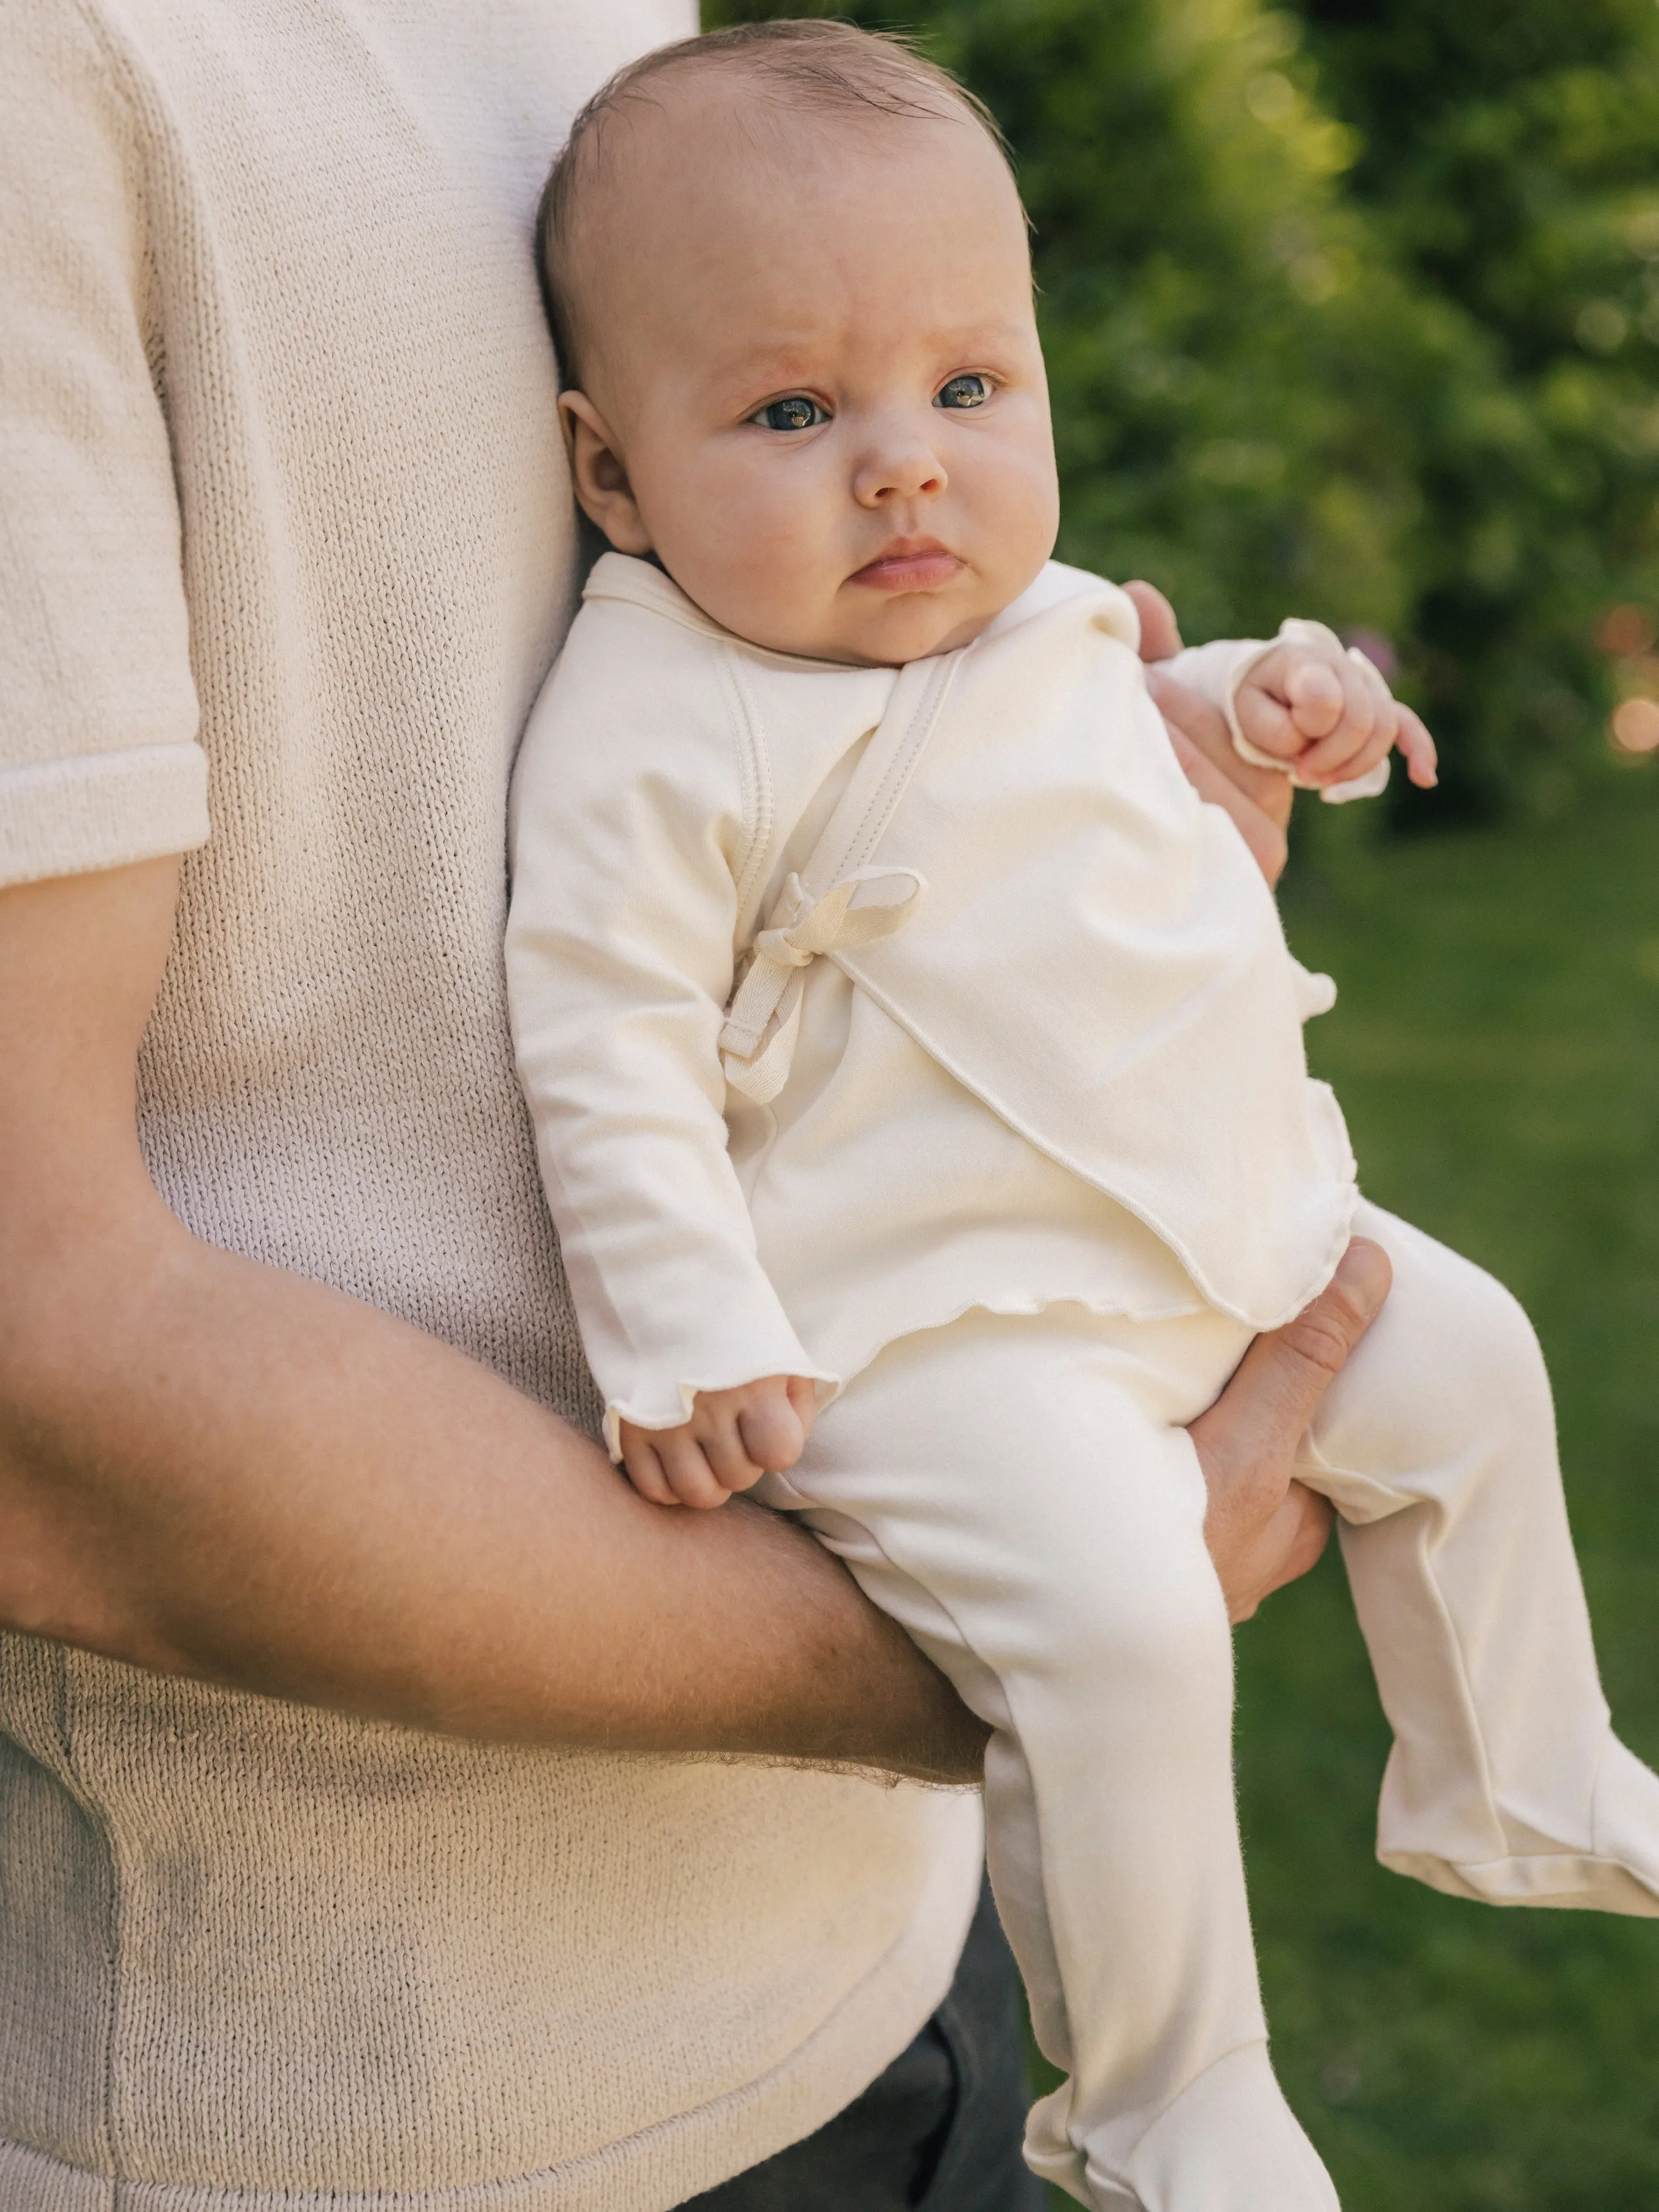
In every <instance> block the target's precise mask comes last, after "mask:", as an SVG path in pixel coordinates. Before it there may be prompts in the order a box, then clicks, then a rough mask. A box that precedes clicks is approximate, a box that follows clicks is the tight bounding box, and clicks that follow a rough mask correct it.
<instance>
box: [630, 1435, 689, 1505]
mask: <svg viewBox="0 0 1659 2212" xmlns="http://www.w3.org/2000/svg"><path fill="white" fill-rule="evenodd" d="M622 1472H623V1473H624V1474H626V1475H627V1479H628V1480H629V1481H630V1482H631V1483H632V1484H633V1486H634V1488H635V1489H636V1490H637V1491H638V1492H639V1495H640V1496H641V1498H649V1499H650V1500H651V1504H653V1505H677V1504H679V1503H680V1500H679V1499H678V1498H676V1497H675V1494H674V1492H673V1490H672V1489H671V1488H670V1487H669V1479H668V1477H667V1475H666V1474H663V1462H662V1461H661V1460H660V1459H658V1457H657V1451H656V1448H655V1446H654V1445H651V1444H649V1443H646V1441H645V1437H644V1436H642V1435H641V1434H640V1432H639V1430H637V1429H636V1430H634V1431H633V1433H632V1434H630V1433H629V1432H628V1431H627V1430H626V1429H624V1431H622Z"/></svg>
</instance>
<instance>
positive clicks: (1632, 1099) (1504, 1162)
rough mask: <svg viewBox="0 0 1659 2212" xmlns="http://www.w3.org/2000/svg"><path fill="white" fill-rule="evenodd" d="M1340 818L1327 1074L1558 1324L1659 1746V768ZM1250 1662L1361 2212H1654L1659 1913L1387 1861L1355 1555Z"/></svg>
mask: <svg viewBox="0 0 1659 2212" xmlns="http://www.w3.org/2000/svg"><path fill="white" fill-rule="evenodd" d="M1319 826H1320V828H1321V829H1326V830H1327V834H1326V835H1325V836H1323V837H1322V838H1321V840H1320V841H1319V847H1318V849H1317V852H1316V854H1314V855H1313V857H1311V859H1309V858H1305V859H1304V860H1302V861H1301V862H1299V865H1298V866H1297V868H1296V869H1295V871H1294V872H1293V877H1292V879H1291V881H1290V883H1289V884H1288V887H1287V898H1286V912H1287V922H1288V926H1289V928H1290V933H1291V936H1292V940H1293V944H1294V945H1295V946H1296V949H1297V951H1298V952H1299V955H1300V956H1301V957H1302V958H1303V959H1304V960H1305V961H1306V962H1307V963H1308V964H1309V965H1310V966H1311V967H1316V968H1325V969H1329V971H1330V972H1331V973H1332V974H1333V975H1335V977H1336V979H1337V981H1338V983H1339V985H1340V987H1341V1001H1340V1003H1339V1005H1338V1006H1337V1008H1336V1011H1335V1012H1334V1013H1332V1014H1330V1015H1329V1016H1328V1017H1327V1018H1325V1019H1324V1020H1323V1021H1320V1022H1317V1023H1316V1024H1313V1026H1312V1029H1311V1031H1310V1048H1311V1054H1312V1056H1313V1059H1314V1062H1315V1066H1316V1067H1317V1071H1318V1072H1319V1073H1321V1074H1323V1075H1324V1076H1326V1077H1328V1078H1329V1080H1330V1081H1331V1082H1333V1083H1334V1084H1335V1086H1336V1089H1337V1091H1338V1093H1339V1095H1340V1096H1341V1099H1342V1102H1343V1105H1344V1107H1345V1109H1346V1111H1347V1116H1348V1121H1349V1124H1350V1127H1351V1128H1352V1130H1353V1139H1354V1146H1355V1150H1356V1151H1357V1152H1358V1154H1359V1161H1360V1167H1361V1173H1362V1176H1363V1178H1364V1182H1365V1188H1366V1190H1367V1193H1368V1194H1369V1195H1370V1196H1371V1197H1372V1198H1374V1199H1376V1200H1378V1201H1379V1202H1380V1203H1381V1204H1383V1205H1384V1206H1389V1207H1390V1208H1391V1209H1393V1210H1394V1211H1395V1212H1399V1213H1402V1214H1403V1215H1404V1216H1406V1217H1407V1218H1408V1219H1410V1220H1412V1221H1414V1222H1417V1223H1418V1224H1420V1225H1421V1226H1422V1227H1423V1228H1425V1229H1427V1230H1429V1231H1432V1233H1433V1234H1434V1235H1435V1236H1437V1237H1441V1238H1442V1239H1444V1241H1445V1242H1446V1243H1450V1244H1452V1245H1455V1246H1456V1248H1457V1249H1459V1250H1460V1251H1463V1252H1466V1253H1468V1255H1470V1256H1471V1257H1472V1258H1474V1259H1476V1260H1479V1261H1480V1262H1481V1263H1482V1264H1483V1265H1485V1266H1486V1267H1490V1268H1491V1269H1492V1272H1493V1273H1496V1274H1498V1275H1499V1276H1500V1277H1501V1278H1502V1279H1504V1281H1505V1282H1506V1283H1508V1284H1509V1285H1510V1286H1511V1288H1512V1289H1513V1290H1514V1291H1516V1292H1517V1295H1518V1296H1519V1297H1521V1298H1522V1300H1523V1303H1524V1304H1526V1306H1527V1307H1528V1309H1529V1311H1530V1313H1531V1315H1532V1316H1533V1319H1534V1321H1535V1323H1536V1325H1537V1328H1538V1331H1539V1334H1540V1335H1541V1338H1542V1340H1543V1344H1544V1349H1545V1352H1546V1354H1547V1357H1548V1359H1549V1363H1550V1369H1551V1373H1552V1375H1553V1380H1554V1384H1555V1389H1556V1393H1557V1398H1558V1404H1559V1415H1560V1424H1561V1431H1562V1444H1563V1453H1564V1459H1565V1470H1566V1484H1567V1494H1568V1500H1569V1504H1570V1506H1571V1512H1572V1518H1573V1524H1574V1528H1575V1532H1576V1534H1577V1541H1578V1547H1579V1553H1580V1557H1581V1559H1582V1560H1583V1569H1584V1577H1585V1581H1586V1583H1587V1584H1588V1587H1589V1598H1590V1605H1591V1609H1592V1612H1593V1613H1594V1616H1595V1626H1596V1634H1597V1642H1598V1646H1599V1649H1600V1652H1601V1667H1602V1674H1603V1678H1604V1680H1605V1681H1606V1684H1607V1687H1608V1695H1609V1697H1610V1698H1611V1699H1612V1703H1613V1707H1614V1716H1615V1719H1616V1722H1617V1723H1618V1726H1619V1728H1620V1733H1621V1734H1622V1735H1624V1737H1625V1739H1626V1741H1627V1742H1628V1743H1629V1744H1631V1746H1632V1747H1633V1748H1634V1749H1635V1750H1636V1751H1638V1753H1641V1755H1642V1756H1643V1757H1644V1758H1645V1759H1649V1760H1650V1762H1654V1763H1659V768H1650V769H1642V770H1635V769H1633V770H1632V771H1630V772H1628V773H1627V774H1625V775H1620V776H1619V777H1617V779H1616V780H1613V779H1610V781H1609V783H1608V787H1607V788H1606V789H1605V791H1604V793H1602V795H1601V797H1599V798H1598V799H1595V800H1594V801H1592V802H1591V803H1589V805H1587V806H1586V808H1585V809H1584V810H1583V811H1581V812H1577V813H1575V814H1574V815H1572V816H1571V817H1568V818H1566V819H1565V820H1562V821H1559V822H1557V823H1554V824H1550V825H1541V826H1538V827H1535V828H1528V829H1519V830H1517V829H1510V830H1506V831H1504V832H1502V833H1495V832H1484V833H1474V832H1470V833H1468V834H1458V835H1455V836H1438V837H1432V838H1425V839H1421V840H1418V841H1414V842H1395V843H1390V844H1387V845H1382V846H1377V845H1371V844H1368V843H1367V842H1365V831H1364V830H1363V829H1361V828H1359V826H1358V825H1352V826H1351V825H1349V824H1341V825H1335V826H1334V828H1332V829H1328V827H1327V825H1326V824H1323V823H1322V824H1321V825H1319ZM1238 1655H1239V1667H1240V1729H1239V1771H1240V1789H1241V1795H1242V1805H1243V1817H1244V1833H1245V1842H1246V1850H1247V1852H1248V1857H1249V1865H1250V1887H1251V1895H1252V1900H1253V1905H1254V1911H1255V1915H1256V1931H1257V1939H1258V1943H1259V1948H1260V1951H1261V1957H1262V1975H1263V1979H1264V1982H1265V1985H1266V1990H1267V1999H1268V2016H1269V2019H1270V2021H1271V2022H1272V2024H1273V2029H1274V2051H1275V2059H1276V2062H1277V2063H1278V2066H1279V2069H1280V2071H1281V2076H1282V2078H1283V2080H1284V2082H1285V2086H1286V2088H1287V2092H1288V2093H1289V2095H1290V2097H1291V2099H1292V2101H1293V2104H1294V2105H1295V2106H1296V2109H1297V2111H1298V2112H1299V2114H1300V2115H1301V2117H1302V2118H1303V2120H1304V2122H1305V2124H1306V2126H1307V2128H1308V2130H1309V2131H1310V2133H1311V2135H1312V2136H1313V2138H1314V2140H1315V2142H1317V2144H1318V2146H1319V2148H1320V2149H1321V2151H1322V2152H1323V2154H1324V2155H1325V2157H1326V2159H1327V2160H1328V2161H1329V2165H1330V2167H1331V2171H1332V2172H1333V2174H1334V2176H1335V2179H1336V2183H1337V2186H1338V2188H1339V2190H1340V2191H1341V2196H1342V2201H1343V2203H1344V2206H1345V2208H1346V2212H1656V2208H1659V1923H1656V1922H1653V1921H1632V1920H1620V1919H1614V1918H1610V1917H1604V1916H1601V1915H1596V1914H1588V1913H1555V1912H1532V1913H1529V1912H1519V1911H1494V1910H1492V1909H1489V1908H1486V1907H1483V1906H1480V1905H1465V1904H1460V1903H1458V1902H1456V1901H1455V1900H1453V1899H1447V1898H1442V1897H1439V1896H1437V1895H1435V1894H1433V1893H1431V1892H1429V1891H1427V1890H1426V1889H1422V1888H1420V1887H1418V1886H1417V1885H1416V1884H1414V1883H1412V1882H1408V1881H1402V1880H1401V1879H1400V1878H1398V1877H1397V1876H1395V1875H1388V1874H1385V1873H1384V1872H1383V1870H1382V1869H1380V1868H1379V1867H1378V1866H1377V1864H1376V1863H1375V1861H1374V1859H1373V1857H1372V1856H1371V1837H1372V1821H1373V1808H1374V1803H1375V1798H1376V1792H1377V1784H1378V1781H1379V1779H1380V1777H1381V1774H1382V1769H1383V1762H1384V1755H1385V1753H1386V1750H1387V1732H1386V1729H1385V1727H1384V1723H1383V1719H1382V1716H1381V1714H1380V1712H1379V1711H1378V1709H1377V1701H1376V1697H1375V1693H1374V1692H1373V1690H1372V1688H1371V1678H1370V1674H1369V1671H1368V1668H1367V1666H1366V1662H1365V1650H1364V1647H1363V1645H1362V1644H1361V1643H1360V1641H1359V1634H1358V1632H1357V1630H1356V1629H1355V1627H1354V1625H1353V1614H1352V1612H1351V1609H1350V1607H1349V1604H1348V1599H1347V1589H1346V1586H1345V1584H1344V1583H1343V1579H1342V1574H1341V1566H1340V1564H1339V1563H1338V1560H1337V1559H1336V1556H1335V1547H1333V1551H1332V1554H1331V1556H1330V1557H1329V1558H1328V1559H1327V1560H1326V1561H1325V1563H1324V1565H1323V1566H1322V1567H1321V1568H1320V1569H1319V1570H1318V1571H1317V1572H1316V1573H1315V1574H1314V1575H1312V1576H1311V1577H1309V1578H1308V1579H1307V1580H1306V1581H1305V1583H1302V1584H1300V1585H1299V1586H1298V1587H1297V1588H1296V1589H1292V1590H1290V1591H1287V1592H1286V1593H1284V1594H1283V1595H1281V1596H1280V1597H1279V1598H1277V1599H1275V1601H1273V1603H1272V1604H1271V1605H1270V1606H1269V1607H1268V1608H1267V1609H1266V1610H1265V1611H1264V1613H1262V1616H1261V1617H1260V1618H1259V1619H1258V1620H1256V1622H1254V1623H1252V1624H1251V1625H1250V1626H1249V1627H1247V1628H1245V1629H1244V1630H1243V1631H1241V1632H1240V1635H1239V1639H1238ZM1056 2201H1057V2203H1058V2202H1061V2201H1063V2200H1060V2199H1057V2200H1056Z"/></svg>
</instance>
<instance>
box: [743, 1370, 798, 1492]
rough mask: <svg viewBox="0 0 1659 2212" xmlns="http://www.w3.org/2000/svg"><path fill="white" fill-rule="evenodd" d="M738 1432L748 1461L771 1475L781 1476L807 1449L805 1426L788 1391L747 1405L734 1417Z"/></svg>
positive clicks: (782, 1391)
mask: <svg viewBox="0 0 1659 2212" xmlns="http://www.w3.org/2000/svg"><path fill="white" fill-rule="evenodd" d="M737 1431H738V1434H739V1435H740V1436H741V1437H742V1439H743V1449H744V1450H745V1451H746V1452H747V1453H748V1455H749V1457H750V1459H752V1460H753V1461H754V1464H755V1465H756V1466H757V1467H760V1468H766V1470H767V1472H768V1473H770V1474H783V1472H784V1469H785V1468H791V1467H793V1466H794V1465H795V1462H796V1460H798V1459H799V1458H800V1456H801V1455H802V1452H803V1451H804V1450H805V1449H806V1443H807V1431H806V1427H805V1425H804V1423H803V1422H802V1419H801V1416H800V1415H799V1413H796V1410H795V1408H794V1407H793V1406H792V1405H790V1400H789V1393H788V1391H787V1389H780V1390H778V1391H777V1392H776V1393H775V1394H769V1395H767V1396H766V1397H764V1398H760V1399H757V1400H755V1401H754V1402H753V1403H752V1404H751V1405H748V1406H746V1407H744V1409H743V1411H742V1413H740V1414H739V1415H738V1417H737Z"/></svg>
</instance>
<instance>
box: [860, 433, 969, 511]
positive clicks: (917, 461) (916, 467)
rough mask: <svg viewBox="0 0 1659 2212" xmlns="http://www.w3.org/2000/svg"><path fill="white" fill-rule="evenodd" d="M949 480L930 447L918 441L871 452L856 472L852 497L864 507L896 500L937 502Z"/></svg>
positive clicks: (890, 502)
mask: <svg viewBox="0 0 1659 2212" xmlns="http://www.w3.org/2000/svg"><path fill="white" fill-rule="evenodd" d="M948 481H949V479H948V477H947V476H946V474H945V467H944V464H943V462H942V461H941V459H939V456H938V455H937V453H935V452H934V450H933V448H932V447H931V446H929V445H927V444H925V443H924V442H923V441H921V440H919V439H917V440H916V441H905V443H903V444H898V443H895V444H894V445H893V446H890V447H887V448H885V449H884V450H882V451H880V452H877V453H871V454H870V455H869V458H868V459H866V460H865V461H864V462H863V465H861V466H860V468H859V469H858V471H857V475H856V477H855V480H854V486H853V489H854V494H855V495H856V497H857V500H858V501H859V502H860V504H861V505H862V506H864V507H886V506H890V505H891V504H892V503H893V501H896V500H903V499H936V498H937V497H938V495H939V494H940V493H941V492H942V491H943V490H944V489H945V486H946V484H947V483H948Z"/></svg>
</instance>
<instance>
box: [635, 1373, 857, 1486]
mask: <svg viewBox="0 0 1659 2212" xmlns="http://www.w3.org/2000/svg"><path fill="white" fill-rule="evenodd" d="M817 1406H818V1395H817V1392H816V1390H815V1389H814V1386H813V1385H812V1383H808V1382H807V1381H806V1380H805V1379H804V1378H803V1377H802V1376H799V1375H767V1376H762V1377H761V1379H760V1381H759V1382H756V1383H738V1384H737V1385H736V1388H735V1389H730V1390H699V1392H698V1394H697V1396H696V1399H695V1401H693V1406H692V1414H691V1419H689V1420H688V1421H682V1422H681V1424H680V1425H679V1426H678V1427H677V1428H673V1429H641V1428H636V1427H635V1426H634V1425H633V1422H632V1421H624V1422H623V1423H622V1424H621V1446H622V1465H623V1468H624V1469H625V1470H626V1472H627V1478H628V1480H629V1481H630V1482H631V1483H632V1484H633V1486H634V1488H635V1489H636V1490H637V1491H638V1492H639V1495H640V1496H641V1497H642V1498H650V1499H651V1503H652V1504H655V1505H699V1506H713V1505H724V1504H725V1502H726V1500H727V1498H730V1496H731V1494H732V1492H734V1491H736V1490H748V1489H749V1488H751V1487H752V1486H753V1485H754V1484H755V1483H757V1482H759V1480H760V1478H761V1476H762V1475H763V1474H783V1473H784V1469H785V1468H791V1467H793V1466H794V1464H795V1462H796V1460H797V1459H799V1458H800V1456H801V1454H802V1452H803V1451H804V1450H805V1449H806V1443H807V1438H808V1437H809V1436H810V1435H811V1434H812V1425H813V1421H814V1418H815V1416H816V1413H817Z"/></svg>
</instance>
